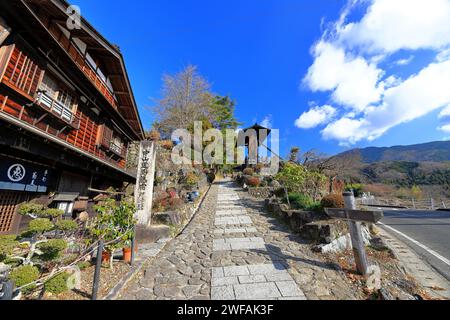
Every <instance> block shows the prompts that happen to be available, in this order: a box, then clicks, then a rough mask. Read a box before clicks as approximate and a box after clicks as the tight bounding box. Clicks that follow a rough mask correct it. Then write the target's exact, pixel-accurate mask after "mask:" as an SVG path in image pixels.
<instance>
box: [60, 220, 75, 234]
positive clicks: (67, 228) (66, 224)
mask: <svg viewBox="0 0 450 320" xmlns="http://www.w3.org/2000/svg"><path fill="white" fill-rule="evenodd" d="M55 226H56V228H57V229H58V230H61V231H64V232H74V231H76V230H77V229H78V223H77V222H76V221H74V220H59V221H58V222H56V223H55Z"/></svg>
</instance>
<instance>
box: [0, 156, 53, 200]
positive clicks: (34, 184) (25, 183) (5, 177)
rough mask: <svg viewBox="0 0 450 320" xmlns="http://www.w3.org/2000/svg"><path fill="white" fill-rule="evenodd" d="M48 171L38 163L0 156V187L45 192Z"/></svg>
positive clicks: (48, 175)
mask: <svg viewBox="0 0 450 320" xmlns="http://www.w3.org/2000/svg"><path fill="white" fill-rule="evenodd" d="M49 177H50V171H49V170H48V169H47V168H44V167H41V166H39V165H35V164H30V163H27V162H23V161H19V160H14V159H8V158H0V189H3V190H14V191H27V192H42V193H45V192H47V186H48V180H49Z"/></svg>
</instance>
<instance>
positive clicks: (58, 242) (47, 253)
mask: <svg viewBox="0 0 450 320" xmlns="http://www.w3.org/2000/svg"><path fill="white" fill-rule="evenodd" d="M38 247H39V249H40V250H41V251H42V253H43V254H42V256H41V259H42V260H44V261H52V260H55V259H58V258H59V257H60V255H61V252H63V251H64V250H66V249H67V242H66V241H65V240H63V239H52V240H48V241H47V242H44V243H41V244H39V245H38Z"/></svg>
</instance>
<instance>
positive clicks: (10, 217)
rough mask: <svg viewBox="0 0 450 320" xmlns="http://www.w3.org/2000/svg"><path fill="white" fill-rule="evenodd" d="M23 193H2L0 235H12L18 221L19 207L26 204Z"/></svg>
mask: <svg viewBox="0 0 450 320" xmlns="http://www.w3.org/2000/svg"><path fill="white" fill-rule="evenodd" d="M25 197H26V195H25V194H24V193H23V192H14V191H0V234H5V233H11V232H14V231H16V230H13V228H14V227H15V224H16V223H15V222H16V219H17V216H16V215H17V207H18V206H19V205H20V204H21V203H22V202H24V201H25V200H26V199H25Z"/></svg>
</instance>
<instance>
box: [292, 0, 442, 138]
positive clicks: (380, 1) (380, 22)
mask: <svg viewBox="0 0 450 320" xmlns="http://www.w3.org/2000/svg"><path fill="white" fill-rule="evenodd" d="M360 3H363V4H368V9H367V12H366V13H365V15H364V16H363V17H362V19H361V20H360V21H356V22H352V23H347V22H346V20H347V18H348V16H349V12H350V11H351V10H352V9H353V8H354V7H355V6H356V4H360ZM342 12H343V13H342V15H341V18H340V19H339V21H338V22H336V23H335V24H333V25H332V27H333V29H328V30H325V32H324V34H323V37H322V39H321V40H319V41H318V42H317V43H316V44H315V45H314V46H313V50H312V54H313V56H314V63H313V64H312V65H311V67H310V68H309V70H308V72H307V74H306V76H305V78H304V80H303V81H304V83H305V84H306V85H307V86H308V88H309V89H311V90H312V91H314V92H316V91H322V92H326V91H328V92H329V93H330V98H331V100H332V101H333V102H334V103H335V104H336V105H337V106H340V107H343V108H344V110H336V109H335V114H337V113H338V112H340V113H341V114H342V116H341V118H340V119H337V120H335V121H334V122H332V123H329V122H330V121H331V120H332V119H329V120H328V121H325V120H324V121H323V122H320V121H319V120H317V123H318V124H323V123H329V124H328V126H327V127H326V128H325V129H324V130H322V136H323V138H324V139H333V140H337V141H339V143H340V144H355V143H357V142H359V141H362V140H368V141H372V140H374V139H377V138H378V137H380V136H382V135H383V134H385V133H386V132H387V131H388V130H390V129H391V128H393V127H395V126H397V125H399V124H402V123H406V122H410V121H412V120H415V119H418V118H420V117H423V116H425V115H426V114H428V113H430V112H433V111H435V110H438V109H440V108H444V107H445V108H444V109H443V110H442V111H441V114H440V118H445V119H447V118H448V117H450V90H449V89H448V88H449V84H450V23H449V21H450V0H427V1H424V0H395V1H393V0H349V1H348V4H347V6H346V7H345V8H344V10H343V11H342ZM417 49H432V50H434V51H435V52H436V60H435V62H433V63H431V64H429V65H423V66H422V70H420V71H419V72H418V73H417V74H413V75H410V76H409V77H407V78H405V79H402V78H401V77H399V76H398V75H397V74H392V71H389V69H386V70H383V69H382V68H381V67H380V66H379V65H380V64H381V62H387V63H388V65H392V64H397V65H398V66H400V67H402V66H406V65H408V64H409V63H410V62H411V61H412V60H413V59H414V57H415V55H414V50H417ZM399 50H406V51H410V53H411V55H410V56H409V58H406V59H400V60H392V59H391V55H392V54H393V53H395V52H397V51H399ZM388 59H390V61H387V60H388ZM446 106H447V107H446ZM348 109H350V110H348ZM312 111H314V109H313V110H312ZM310 112H311V111H310ZM335 114H334V115H335ZM309 115H310V116H311V117H312V116H313V115H315V113H314V112H312V113H311V114H309ZM307 116H308V112H307V113H305V114H303V115H302V117H304V118H303V119H302V117H300V118H299V119H298V120H297V121H296V125H297V126H299V125H298V123H300V124H302V121H300V120H303V121H304V122H305V123H304V125H303V127H305V128H314V127H316V126H317V125H318V124H317V125H314V121H313V120H310V123H311V125H310V126H308V125H307V123H308V122H307V121H306V120H304V119H305V118H306V117H307ZM312 119H314V118H313V117H312ZM299 127H302V126H299ZM439 130H441V131H444V132H449V130H450V124H449V125H443V126H441V127H440V128H439Z"/></svg>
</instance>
